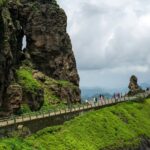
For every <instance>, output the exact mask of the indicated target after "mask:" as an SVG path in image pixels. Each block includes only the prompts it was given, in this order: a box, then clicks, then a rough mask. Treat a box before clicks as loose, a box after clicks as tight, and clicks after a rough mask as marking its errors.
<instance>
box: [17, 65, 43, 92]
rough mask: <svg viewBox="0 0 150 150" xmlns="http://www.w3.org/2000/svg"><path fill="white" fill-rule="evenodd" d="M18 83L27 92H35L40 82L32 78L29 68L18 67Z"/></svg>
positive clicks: (39, 86)
mask: <svg viewBox="0 0 150 150" xmlns="http://www.w3.org/2000/svg"><path fill="white" fill-rule="evenodd" d="M16 74H17V79H18V83H19V84H20V85H21V86H22V87H23V88H24V90H25V91H27V92H32V93H36V92H37V90H38V89H40V88H41V85H40V83H39V82H38V81H37V80H36V79H34V78H33V76H32V70H30V68H23V67H22V68H20V69H19V70H17V72H16Z"/></svg>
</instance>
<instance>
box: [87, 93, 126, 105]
mask: <svg viewBox="0 0 150 150" xmlns="http://www.w3.org/2000/svg"><path fill="white" fill-rule="evenodd" d="M122 97H123V95H122V93H114V94H113V96H112V99H115V100H118V99H120V98H122ZM98 101H101V102H104V101H105V96H104V95H103V94H100V95H99V96H98V97H94V98H93V100H92V101H88V100H86V101H85V102H86V103H92V102H93V103H97V102H98Z"/></svg>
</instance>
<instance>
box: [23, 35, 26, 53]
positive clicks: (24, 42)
mask: <svg viewBox="0 0 150 150" xmlns="http://www.w3.org/2000/svg"><path fill="white" fill-rule="evenodd" d="M26 47H27V37H26V35H24V36H23V38H22V51H23V50H24V49H25V48H26Z"/></svg>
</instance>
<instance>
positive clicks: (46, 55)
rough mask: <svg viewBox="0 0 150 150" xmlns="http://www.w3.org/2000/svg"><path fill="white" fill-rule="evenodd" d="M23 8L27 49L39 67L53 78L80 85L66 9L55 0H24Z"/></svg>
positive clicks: (22, 14) (22, 21) (22, 15)
mask: <svg viewBox="0 0 150 150" xmlns="http://www.w3.org/2000/svg"><path fill="white" fill-rule="evenodd" d="M20 9H21V10H20V12H21V13H20V16H21V17H20V19H21V23H22V28H23V32H24V35H25V36H26V38H27V49H26V50H27V51H28V53H29V54H30V56H31V60H32V62H33V64H34V65H35V67H36V69H38V70H40V71H41V72H43V73H45V74H46V75H48V76H51V77H53V78H54V79H58V80H67V81H70V82H72V83H74V84H76V85H79V76H78V74H77V69H76V62H75V58H74V55H73V52H72V45H71V41H70V38H69V36H68V34H67V33H66V27H67V17H66V15H65V12H64V11H63V10H62V9H60V8H59V6H58V5H57V4H56V3H54V1H53V2H50V1H35V2H28V3H27V2H26V1H23V2H22V7H21V8H20ZM22 18H23V19H22Z"/></svg>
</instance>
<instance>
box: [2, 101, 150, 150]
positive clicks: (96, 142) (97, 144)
mask: <svg viewBox="0 0 150 150" xmlns="http://www.w3.org/2000/svg"><path fill="white" fill-rule="evenodd" d="M141 138H147V139H148V138H150V99H147V100H145V101H144V102H139V103H138V102H126V103H121V104H117V105H114V106H112V107H107V108H104V109H101V110H98V111H93V112H89V113H86V114H84V115H82V116H79V117H76V118H75V119H73V120H71V121H69V122H66V123H65V124H64V125H62V126H57V127H50V128H46V129H44V130H41V131H39V132H38V133H37V134H34V135H32V136H30V137H28V138H26V139H21V138H20V139H19V138H13V139H4V140H1V141H0V150H3V149H4V150H12V149H14V150H20V149H22V150H102V149H105V150H107V149H109V150H117V149H122V147H124V148H125V147H132V148H134V147H135V148H136V147H137V146H138V145H139V143H140V141H141Z"/></svg>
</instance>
